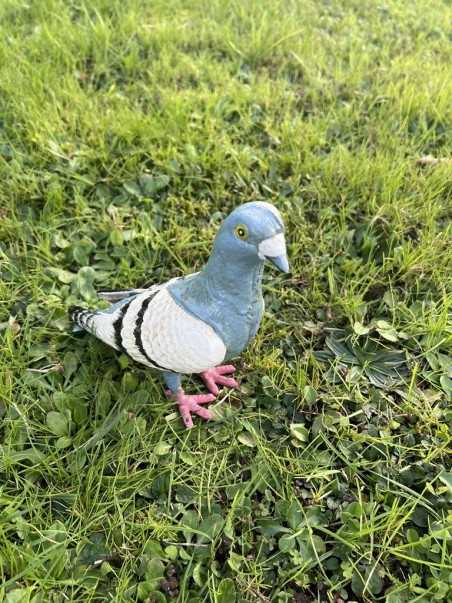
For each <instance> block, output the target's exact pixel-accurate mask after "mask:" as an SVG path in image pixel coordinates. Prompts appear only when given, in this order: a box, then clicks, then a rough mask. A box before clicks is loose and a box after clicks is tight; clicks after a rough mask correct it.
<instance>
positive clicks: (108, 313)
mask: <svg viewBox="0 0 452 603" xmlns="http://www.w3.org/2000/svg"><path fill="white" fill-rule="evenodd" d="M72 318H73V320H74V321H75V322H76V323H77V324H78V325H79V326H80V327H82V328H83V329H84V330H86V331H88V332H90V333H92V334H93V335H95V336H96V337H98V338H99V339H101V340H102V341H104V342H105V343H107V344H108V345H110V346H112V347H113V348H115V349H116V350H120V351H122V352H125V353H126V354H128V355H129V356H130V357H131V358H133V359H134V360H136V361H137V362H139V363H141V364H144V365H146V366H149V367H151V368H155V369H158V370H162V371H170V372H178V373H200V372H202V371H204V370H206V369H208V368H211V367H214V366H216V365H217V364H219V363H221V362H222V360H223V359H224V357H225V355H226V347H225V345H224V343H223V341H222V340H221V338H220V337H219V336H218V335H217V334H216V333H215V331H214V330H213V328H212V327H210V326H209V325H207V324H205V323H204V322H203V321H202V320H200V319H198V318H196V317H194V316H192V315H191V314H190V313H188V312H187V311H186V310H184V309H183V308H182V307H181V306H179V305H178V304H177V303H176V302H175V301H174V299H173V298H172V296H171V294H170V293H169V292H168V290H167V286H160V287H158V286H154V287H152V288H150V289H147V290H144V291H143V293H139V294H135V295H132V296H127V297H124V299H123V300H122V301H120V302H117V303H116V304H114V305H113V306H111V307H110V308H108V309H107V310H98V311H89V310H82V309H75V310H73V311H72Z"/></svg>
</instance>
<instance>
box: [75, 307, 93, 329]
mask: <svg viewBox="0 0 452 603" xmlns="http://www.w3.org/2000/svg"><path fill="white" fill-rule="evenodd" d="M94 314H95V312H93V311H92V310H86V309H85V308H80V307H79V306H72V307H71V308H69V317H70V318H71V320H72V322H73V323H74V326H73V329H72V331H73V333H79V332H80V331H89V330H90V329H89V327H90V325H89V322H88V321H89V319H90V318H91V317H92V316H94Z"/></svg>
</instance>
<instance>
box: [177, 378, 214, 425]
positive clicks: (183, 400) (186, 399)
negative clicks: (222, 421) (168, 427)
mask: <svg viewBox="0 0 452 603" xmlns="http://www.w3.org/2000/svg"><path fill="white" fill-rule="evenodd" d="M166 395H167V396H168V397H171V398H173V399H174V398H175V399H176V402H177V404H178V405H179V412H180V414H181V417H182V420H183V422H184V425H185V427H187V428H188V429H190V428H191V427H193V420H192V418H191V413H192V412H194V413H195V414H196V415H199V416H200V417H202V418H203V419H206V420H208V419H211V418H212V416H213V415H212V413H211V412H209V411H208V410H207V409H206V408H202V406H200V404H207V403H208V402H213V401H214V400H215V396H213V395H212V394H199V395H194V396H188V395H186V394H185V393H184V390H183V389H182V388H181V387H180V388H179V389H178V390H177V392H176V394H173V393H172V392H171V391H170V390H167V391H166Z"/></svg>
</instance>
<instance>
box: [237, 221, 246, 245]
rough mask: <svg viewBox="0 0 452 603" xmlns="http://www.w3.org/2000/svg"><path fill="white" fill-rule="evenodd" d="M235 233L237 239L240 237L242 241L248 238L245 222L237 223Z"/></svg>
mask: <svg viewBox="0 0 452 603" xmlns="http://www.w3.org/2000/svg"><path fill="white" fill-rule="evenodd" d="M235 234H236V237H237V238H238V239H242V241H244V240H245V239H247V238H248V228H247V227H246V226H245V224H239V225H238V226H236V227H235Z"/></svg>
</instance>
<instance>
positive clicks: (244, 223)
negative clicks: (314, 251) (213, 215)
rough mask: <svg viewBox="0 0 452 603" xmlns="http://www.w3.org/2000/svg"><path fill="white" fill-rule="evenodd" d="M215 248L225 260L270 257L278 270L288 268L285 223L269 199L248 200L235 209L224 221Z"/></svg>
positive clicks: (258, 260)
mask: <svg viewBox="0 0 452 603" xmlns="http://www.w3.org/2000/svg"><path fill="white" fill-rule="evenodd" d="M214 251H217V252H219V253H221V255H222V257H223V258H224V261H227V262H247V263H249V264H251V265H252V264H257V263H259V262H261V261H264V260H269V261H270V262H271V263H272V264H273V265H274V266H276V268H278V270H281V271H282V272H289V262H288V259H287V252H286V241H285V238H284V224H283V221H282V218H281V215H280V213H279V211H278V210H277V209H276V207H275V206H274V205H272V204H271V203H266V202H264V201H251V202H250V203H244V204H243V205H240V206H239V207H237V208H236V209H234V210H233V211H232V212H231V213H230V214H229V216H228V217H227V218H226V220H225V221H224V222H223V224H222V226H221V228H220V230H219V232H218V234H217V236H216V239H215V243H214Z"/></svg>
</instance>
